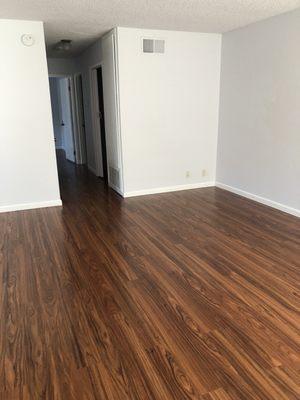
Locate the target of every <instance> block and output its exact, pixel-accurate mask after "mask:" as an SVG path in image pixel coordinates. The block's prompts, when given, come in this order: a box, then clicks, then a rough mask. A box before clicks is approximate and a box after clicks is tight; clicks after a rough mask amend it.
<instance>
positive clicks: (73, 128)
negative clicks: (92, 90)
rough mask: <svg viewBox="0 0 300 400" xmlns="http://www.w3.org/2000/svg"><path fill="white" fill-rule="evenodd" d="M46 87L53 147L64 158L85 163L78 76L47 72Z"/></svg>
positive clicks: (80, 82)
mask: <svg viewBox="0 0 300 400" xmlns="http://www.w3.org/2000/svg"><path fill="white" fill-rule="evenodd" d="M49 87H50V96H51V106H52V119H53V130H54V140H55V148H56V150H62V151H63V152H64V154H65V158H66V159H67V160H68V161H71V162H72V163H76V164H86V162H87V153H86V135H85V120H84V107H83V91H82V77H81V75H76V76H74V77H68V76H67V77H65V76H63V77H62V76H50V77H49Z"/></svg>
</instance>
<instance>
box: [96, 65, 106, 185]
mask: <svg viewBox="0 0 300 400" xmlns="http://www.w3.org/2000/svg"><path fill="white" fill-rule="evenodd" d="M97 87H98V107H99V109H98V116H99V121H100V134H101V152H102V167H103V179H104V181H105V182H106V183H107V182H108V173H107V152H106V136H105V117H104V98H103V78H102V67H101V66H100V67H98V68H97Z"/></svg>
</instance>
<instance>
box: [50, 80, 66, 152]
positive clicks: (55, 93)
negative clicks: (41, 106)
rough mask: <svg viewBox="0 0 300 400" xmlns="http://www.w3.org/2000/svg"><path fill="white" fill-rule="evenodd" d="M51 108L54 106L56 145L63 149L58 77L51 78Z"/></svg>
mask: <svg viewBox="0 0 300 400" xmlns="http://www.w3.org/2000/svg"><path fill="white" fill-rule="evenodd" d="M49 85H50V96H51V108H52V122H53V129H54V137H55V147H56V148H57V149H63V148H64V143H63V135H62V132H61V112H60V93H59V92H60V86H59V79H58V78H49Z"/></svg>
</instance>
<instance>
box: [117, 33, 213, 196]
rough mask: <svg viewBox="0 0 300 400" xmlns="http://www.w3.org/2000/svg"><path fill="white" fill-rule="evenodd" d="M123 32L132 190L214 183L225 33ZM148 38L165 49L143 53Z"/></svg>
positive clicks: (124, 121) (122, 84)
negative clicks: (143, 43)
mask: <svg viewBox="0 0 300 400" xmlns="http://www.w3.org/2000/svg"><path fill="white" fill-rule="evenodd" d="M117 32H118V58H119V89H120V111H121V132H122V148H123V168H124V173H123V174H124V186H125V195H126V196H130V195H135V194H143V193H151V192H159V191H167V190H173V189H174V190H175V189H180V188H182V189H186V188H192V187H201V186H202V185H203V186H205V185H210V184H213V182H214V181H215V170H216V155H217V136H218V115H219V86H220V63H221V61H220V57H221V35H218V34H206V33H188V32H172V31H156V30H142V29H131V28H118V29H117ZM143 38H154V39H164V40H165V54H144V53H143V52H142V39H143ZM203 170H205V176H203V175H204V172H203ZM187 171H189V175H190V176H189V177H187V176H186V174H187Z"/></svg>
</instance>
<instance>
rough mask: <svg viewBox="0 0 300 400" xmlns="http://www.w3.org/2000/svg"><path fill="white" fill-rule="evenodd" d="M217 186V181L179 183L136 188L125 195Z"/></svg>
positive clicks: (132, 195)
mask: <svg viewBox="0 0 300 400" xmlns="http://www.w3.org/2000/svg"><path fill="white" fill-rule="evenodd" d="M212 186H215V182H201V183H190V184H188V185H178V186H167V187H159V188H153V189H144V190H136V191H133V192H126V193H124V195H123V197H125V198H126V197H135V196H145V195H147V194H158V193H168V192H179V191H182V190H191V189H201V188H206V187H212Z"/></svg>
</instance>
